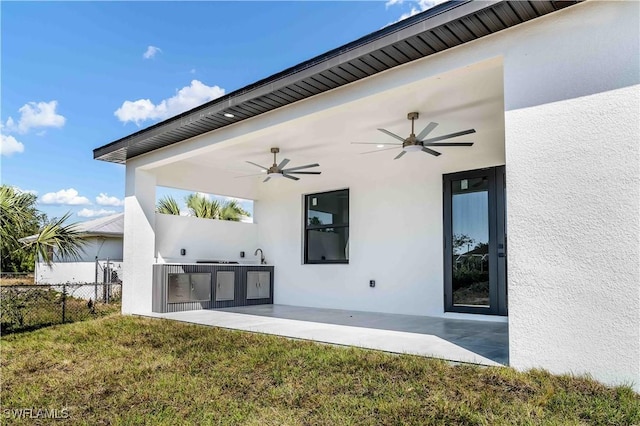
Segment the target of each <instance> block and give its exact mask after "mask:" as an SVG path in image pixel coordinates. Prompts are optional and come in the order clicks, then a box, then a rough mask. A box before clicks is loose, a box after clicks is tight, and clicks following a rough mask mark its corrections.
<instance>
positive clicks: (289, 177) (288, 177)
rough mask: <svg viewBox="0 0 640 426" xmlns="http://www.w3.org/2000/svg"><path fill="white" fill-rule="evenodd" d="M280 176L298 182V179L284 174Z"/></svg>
mask: <svg viewBox="0 0 640 426" xmlns="http://www.w3.org/2000/svg"><path fill="white" fill-rule="evenodd" d="M282 176H284V177H286V178H287V179H293V180H300V178H299V177H295V176H291V175H285V174H284V173H283V174H282Z"/></svg>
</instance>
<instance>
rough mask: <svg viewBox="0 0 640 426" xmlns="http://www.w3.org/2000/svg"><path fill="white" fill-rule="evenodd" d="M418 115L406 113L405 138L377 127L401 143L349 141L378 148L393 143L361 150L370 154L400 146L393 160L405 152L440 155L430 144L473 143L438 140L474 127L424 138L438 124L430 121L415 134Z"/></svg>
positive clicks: (469, 143)
mask: <svg viewBox="0 0 640 426" xmlns="http://www.w3.org/2000/svg"><path fill="white" fill-rule="evenodd" d="M418 116H419V114H418V113H417V112H410V113H409V114H407V119H408V120H411V134H410V135H409V137H408V138H406V139H405V138H403V137H401V136H398V135H396V134H395V133H392V132H390V131H388V130H386V129H378V130H379V131H381V132H382V133H384V134H386V135H389V136H391V137H392V138H395V139H397V140H399V141H401V142H402V143H385V144H381V143H377V142H351V143H352V144H356V145H378V148H382V147H383V146H384V145H394V147H393V148H387V149H378V150H376V151H367V152H363V154H371V153H373V152H380V151H386V150H389V149H396V148H398V147H401V148H402V152H400V154H398V155H396V157H395V158H394V160H397V159H398V158H400V157H402V156H403V155H405V154H406V153H407V152H417V151H422V152H426V153H427V154H431V155H433V156H435V157H437V156H438V155H440V153H439V152H438V151H434V150H433V149H430V148H429V147H432V146H471V145H473V142H439V141H442V140H445V139H450V138H455V137H456V136H462V135H469V134H471V133H475V132H476V130H475V129H468V130H462V131H460V132H455V133H449V134H448V135H443V136H437V137H435V138H429V139H425V138H426V137H427V136H428V135H429V134H430V133H431V132H432V131H433V130H434V129H435V128H436V127H437V126H438V123H434V122H431V123H429V124H427V126H426V127H425V128H424V129H422V131H421V132H420V133H418V135H416V134H415V133H414V127H413V125H414V121H415V120H416V119H417V118H418Z"/></svg>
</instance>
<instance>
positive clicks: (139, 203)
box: [122, 160, 156, 314]
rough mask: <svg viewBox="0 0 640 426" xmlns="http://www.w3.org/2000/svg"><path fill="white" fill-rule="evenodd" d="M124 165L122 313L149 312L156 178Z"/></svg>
mask: <svg viewBox="0 0 640 426" xmlns="http://www.w3.org/2000/svg"><path fill="white" fill-rule="evenodd" d="M138 165H139V160H131V161H129V162H127V170H126V178H125V199H124V271H123V280H122V313H124V314H129V313H144V312H151V290H152V284H153V267H152V265H153V263H154V262H155V231H154V228H155V204H156V177H155V175H154V174H153V173H150V172H148V171H145V170H144V169H143V168H139V167H137V166H138Z"/></svg>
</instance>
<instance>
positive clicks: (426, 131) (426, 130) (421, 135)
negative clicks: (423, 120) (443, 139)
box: [416, 121, 438, 140]
mask: <svg viewBox="0 0 640 426" xmlns="http://www.w3.org/2000/svg"><path fill="white" fill-rule="evenodd" d="M436 127H438V123H434V122H433V121H432V122H431V123H429V124H427V127H425V128H424V129H422V131H421V132H420V133H418V136H416V138H418V140H422V139H423V138H426V137H427V136H428V135H429V133H431V132H433V129H435V128H436Z"/></svg>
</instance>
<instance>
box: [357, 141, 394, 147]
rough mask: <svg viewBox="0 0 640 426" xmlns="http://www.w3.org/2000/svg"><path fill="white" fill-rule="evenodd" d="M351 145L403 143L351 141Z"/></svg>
mask: <svg viewBox="0 0 640 426" xmlns="http://www.w3.org/2000/svg"><path fill="white" fill-rule="evenodd" d="M351 145H395V146H401V145H402V144H401V143H388V142H385V143H380V142H351Z"/></svg>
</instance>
